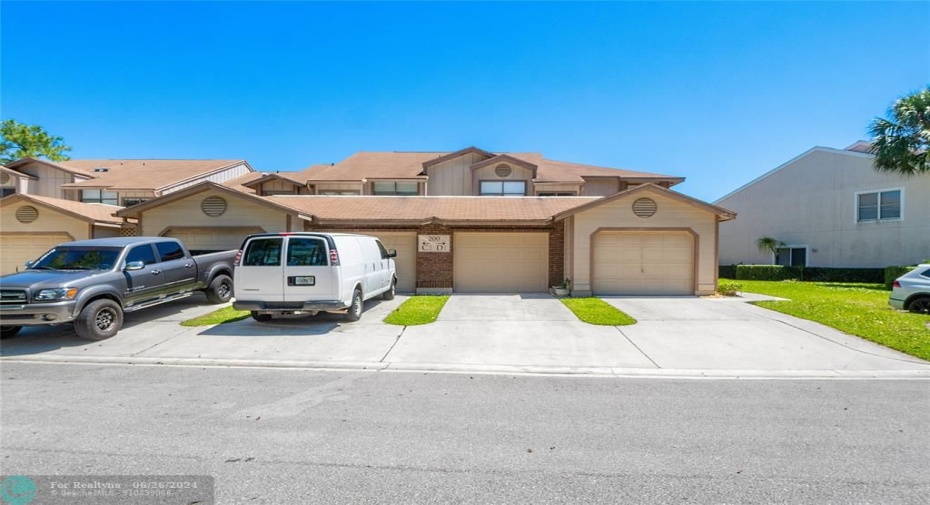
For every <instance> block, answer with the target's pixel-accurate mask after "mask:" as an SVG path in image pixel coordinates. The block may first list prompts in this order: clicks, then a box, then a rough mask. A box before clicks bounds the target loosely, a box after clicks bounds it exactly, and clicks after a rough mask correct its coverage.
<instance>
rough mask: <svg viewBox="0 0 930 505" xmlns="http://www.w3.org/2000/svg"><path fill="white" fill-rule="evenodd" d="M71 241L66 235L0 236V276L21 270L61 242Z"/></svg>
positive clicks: (24, 234) (28, 234) (25, 234)
mask: <svg viewBox="0 0 930 505" xmlns="http://www.w3.org/2000/svg"><path fill="white" fill-rule="evenodd" d="M71 240H73V239H72V238H71V236H70V235H68V234H67V233H53V234H48V235H44V234H30V233H15V234H14V233H10V234H0V250H2V254H0V258H2V260H0V274H9V273H13V272H15V271H16V269H17V268H19V269H20V270H22V269H23V267H24V264H25V263H26V262H27V261H32V260H35V259H38V257H39V256H41V255H42V253H44V252H45V251H48V250H49V249H51V248H52V247H55V246H56V245H58V244H61V243H63V242H70V241H71Z"/></svg>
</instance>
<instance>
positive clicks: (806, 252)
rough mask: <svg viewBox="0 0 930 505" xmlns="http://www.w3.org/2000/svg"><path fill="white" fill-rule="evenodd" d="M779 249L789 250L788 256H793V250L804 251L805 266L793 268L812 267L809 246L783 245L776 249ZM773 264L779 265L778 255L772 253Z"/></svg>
mask: <svg viewBox="0 0 930 505" xmlns="http://www.w3.org/2000/svg"><path fill="white" fill-rule="evenodd" d="M778 249H788V255H789V256H790V255H791V249H804V264H803V265H791V266H803V267H806V266H808V265H810V262H811V247H810V246H809V245H781V246H778V247H776V248H775V250H776V251H777V250H778ZM772 264H773V265H777V264H778V254H777V253H772Z"/></svg>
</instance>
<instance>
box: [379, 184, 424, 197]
mask: <svg viewBox="0 0 930 505" xmlns="http://www.w3.org/2000/svg"><path fill="white" fill-rule="evenodd" d="M376 184H392V185H394V191H392V192H390V193H377V192H376V191H375V185H376ZM398 184H413V191H414V192H413V193H398V192H397V185H398ZM371 194H372V195H374V196H418V195H419V194H420V184H419V182H417V181H371Z"/></svg>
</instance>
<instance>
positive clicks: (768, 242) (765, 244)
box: [756, 237, 785, 258]
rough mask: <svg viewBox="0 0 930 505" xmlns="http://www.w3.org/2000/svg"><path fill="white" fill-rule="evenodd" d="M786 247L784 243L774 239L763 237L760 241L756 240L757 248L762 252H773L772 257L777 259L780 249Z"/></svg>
mask: <svg viewBox="0 0 930 505" xmlns="http://www.w3.org/2000/svg"><path fill="white" fill-rule="evenodd" d="M784 246H785V243H784V242H779V241H777V240H775V239H773V238H772V237H761V238H759V240H756V247H758V248H759V250H760V251H762V252H765V251H772V256H773V257H775V258H777V257H778V248H779V247H784Z"/></svg>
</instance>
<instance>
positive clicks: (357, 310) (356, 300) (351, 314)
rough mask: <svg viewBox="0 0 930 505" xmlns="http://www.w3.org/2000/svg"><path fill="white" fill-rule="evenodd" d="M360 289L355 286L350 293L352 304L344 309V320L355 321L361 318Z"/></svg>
mask: <svg viewBox="0 0 930 505" xmlns="http://www.w3.org/2000/svg"><path fill="white" fill-rule="evenodd" d="M362 303H364V302H363V301H362V290H361V289H358V288H355V292H354V293H352V305H349V310H347V311H346V321H350V322H355V321H358V320H359V319H361V318H362Z"/></svg>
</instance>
